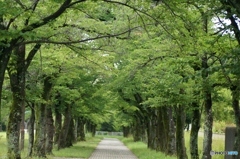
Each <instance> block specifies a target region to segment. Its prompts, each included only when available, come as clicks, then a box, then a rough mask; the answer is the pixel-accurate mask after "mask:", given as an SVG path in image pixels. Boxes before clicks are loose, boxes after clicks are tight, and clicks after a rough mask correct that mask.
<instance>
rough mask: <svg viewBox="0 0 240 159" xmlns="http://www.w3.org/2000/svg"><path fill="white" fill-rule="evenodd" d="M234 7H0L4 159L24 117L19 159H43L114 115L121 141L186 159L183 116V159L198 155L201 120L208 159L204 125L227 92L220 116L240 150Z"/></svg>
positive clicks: (76, 1)
mask: <svg viewBox="0 0 240 159" xmlns="http://www.w3.org/2000/svg"><path fill="white" fill-rule="evenodd" d="M239 5H240V4H239V2H237V1H234V0H229V1H222V0H216V1H211V2H209V1H206V0H202V1H198V2H196V1H189V0H188V1H186V0H180V1H175V2H165V1H137V0H136V1H131V2H130V1H112V0H103V1H91V0H62V1H49V2H46V1H39V0H35V1H29V0H22V1H10V0H4V1H2V2H0V6H1V7H0V8H2V9H1V10H0V31H1V34H2V36H1V37H0V50H1V52H0V99H1V102H0V103H1V105H0V106H1V108H5V107H7V106H9V120H8V123H7V125H8V126H7V140H8V158H21V155H20V152H21V151H20V150H21V148H23V144H24V143H23V142H24V121H25V119H27V118H28V120H29V124H28V128H29V135H30V138H29V153H28V155H29V156H31V155H35V156H39V157H45V156H46V154H48V153H51V152H52V147H53V144H54V143H55V144H57V147H58V148H59V149H60V148H64V147H67V146H71V145H72V143H73V142H74V141H77V140H85V139H84V125H85V127H86V128H87V129H88V130H89V131H91V132H92V133H93V134H95V133H94V132H95V130H96V127H97V125H98V124H100V123H103V122H105V121H108V120H110V119H111V120H112V118H114V119H115V122H113V124H114V125H115V126H116V127H120V126H123V130H124V135H125V136H127V134H128V133H129V132H132V135H133V137H134V140H135V141H138V140H144V141H146V142H147V143H148V147H149V148H151V149H155V150H158V151H162V152H164V153H166V154H168V155H173V154H176V155H177V156H178V158H182V159H185V158H187V154H186V148H185V143H184V125H185V124H184V123H185V118H186V114H187V115H189V114H190V116H191V118H192V119H191V121H192V130H191V139H190V146H191V148H190V150H191V158H193V159H197V158H199V153H198V142H197V141H198V140H197V139H198V131H199V128H200V123H201V122H200V121H201V118H203V119H204V142H203V154H202V158H203V159H205V158H207V159H209V158H211V156H210V153H209V152H210V151H211V149H212V147H211V145H212V126H213V119H214V118H215V119H218V118H219V117H218V116H217V115H215V116H213V113H214V112H217V111H214V110H215V109H217V110H218V108H215V109H214V107H213V105H214V103H220V102H222V101H223V102H226V101H227V100H225V99H223V97H224V96H223V95H222V94H220V93H221V92H224V93H226V91H225V90H229V91H230V92H231V97H232V107H231V108H229V106H228V107H227V109H226V111H227V112H230V113H232V116H231V115H228V117H229V116H230V117H229V118H230V119H231V118H233V117H234V119H235V120H234V122H235V124H236V127H237V136H236V140H235V150H236V151H238V152H240V149H239V148H240V118H239V117H240V110H239V80H240V79H239V78H240V73H239V60H238V59H239V55H238V53H239V44H240V36H239V33H240V29H239V27H238V23H237V21H238V20H239V19H238V17H239V16H240V15H239V14H240V10H239V7H238V6H239ZM5 71H7V72H8V74H5ZM4 80H5V81H4ZM10 94H11V95H10ZM201 103H203V104H201ZM201 105H203V107H201ZM202 109H203V115H202ZM1 110H2V109H1ZM220 110H223V111H224V110H225V109H224V107H223V106H222V107H221V109H220ZM27 112H31V113H30V115H28V116H25V114H27ZM0 114H2V113H0ZM54 118H55V119H54ZM1 119H2V117H1V116H0V123H1ZM53 119H54V120H53ZM34 123H35V124H34ZM34 127H35V129H36V133H35V135H34ZM73 128H75V129H73ZM74 132H75V133H74ZM20 134H21V135H20ZM19 147H20V148H19Z"/></svg>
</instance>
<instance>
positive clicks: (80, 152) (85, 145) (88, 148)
mask: <svg viewBox="0 0 240 159" xmlns="http://www.w3.org/2000/svg"><path fill="white" fill-rule="evenodd" d="M101 140H102V137H101V136H96V137H90V136H87V138H86V141H82V142H78V143H76V144H74V146H72V147H70V148H65V149H61V150H59V151H57V150H56V149H54V150H53V154H54V156H57V157H70V158H89V157H90V155H91V154H92V152H93V151H94V150H95V148H96V146H97V145H98V143H99V142H100V141H101Z"/></svg>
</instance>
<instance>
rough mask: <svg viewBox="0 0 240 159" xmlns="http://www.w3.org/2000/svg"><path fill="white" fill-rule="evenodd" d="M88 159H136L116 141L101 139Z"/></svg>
mask: <svg viewBox="0 0 240 159" xmlns="http://www.w3.org/2000/svg"><path fill="white" fill-rule="evenodd" d="M89 159H137V157H136V156H135V155H134V154H133V153H132V152H131V151H130V150H129V149H128V148H127V147H126V146H125V145H124V144H123V143H122V142H121V141H119V140H118V139H114V138H105V139H103V140H102V141H101V142H100V143H99V144H98V146H97V148H96V149H95V151H94V152H93V153H92V155H91V156H90V158H89Z"/></svg>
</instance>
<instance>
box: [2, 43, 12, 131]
mask: <svg viewBox="0 0 240 159" xmlns="http://www.w3.org/2000/svg"><path fill="white" fill-rule="evenodd" d="M14 42H16V40H14V41H13V42H12V43H14ZM1 43H3V44H6V43H5V41H1ZM6 45H7V44H6ZM12 50H13V47H12V46H10V47H4V46H0V123H2V111H1V110H2V91H3V81H4V77H5V72H6V70H7V65H8V62H9V59H10V56H11V53H12ZM0 131H2V124H0Z"/></svg>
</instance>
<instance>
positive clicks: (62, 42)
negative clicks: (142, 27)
mask: <svg viewBox="0 0 240 159" xmlns="http://www.w3.org/2000/svg"><path fill="white" fill-rule="evenodd" d="M136 28H139V27H134V28H131V29H128V30H126V31H124V32H121V33H118V34H107V35H101V36H99V35H98V36H96V37H92V38H87V39H82V40H75V41H53V40H48V39H42V40H33V41H24V42H21V43H19V45H23V44H32V43H45V44H63V45H68V44H77V43H83V42H88V41H92V40H97V39H104V38H111V37H118V36H120V35H124V34H126V33H128V32H129V31H132V30H134V29H136Z"/></svg>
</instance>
